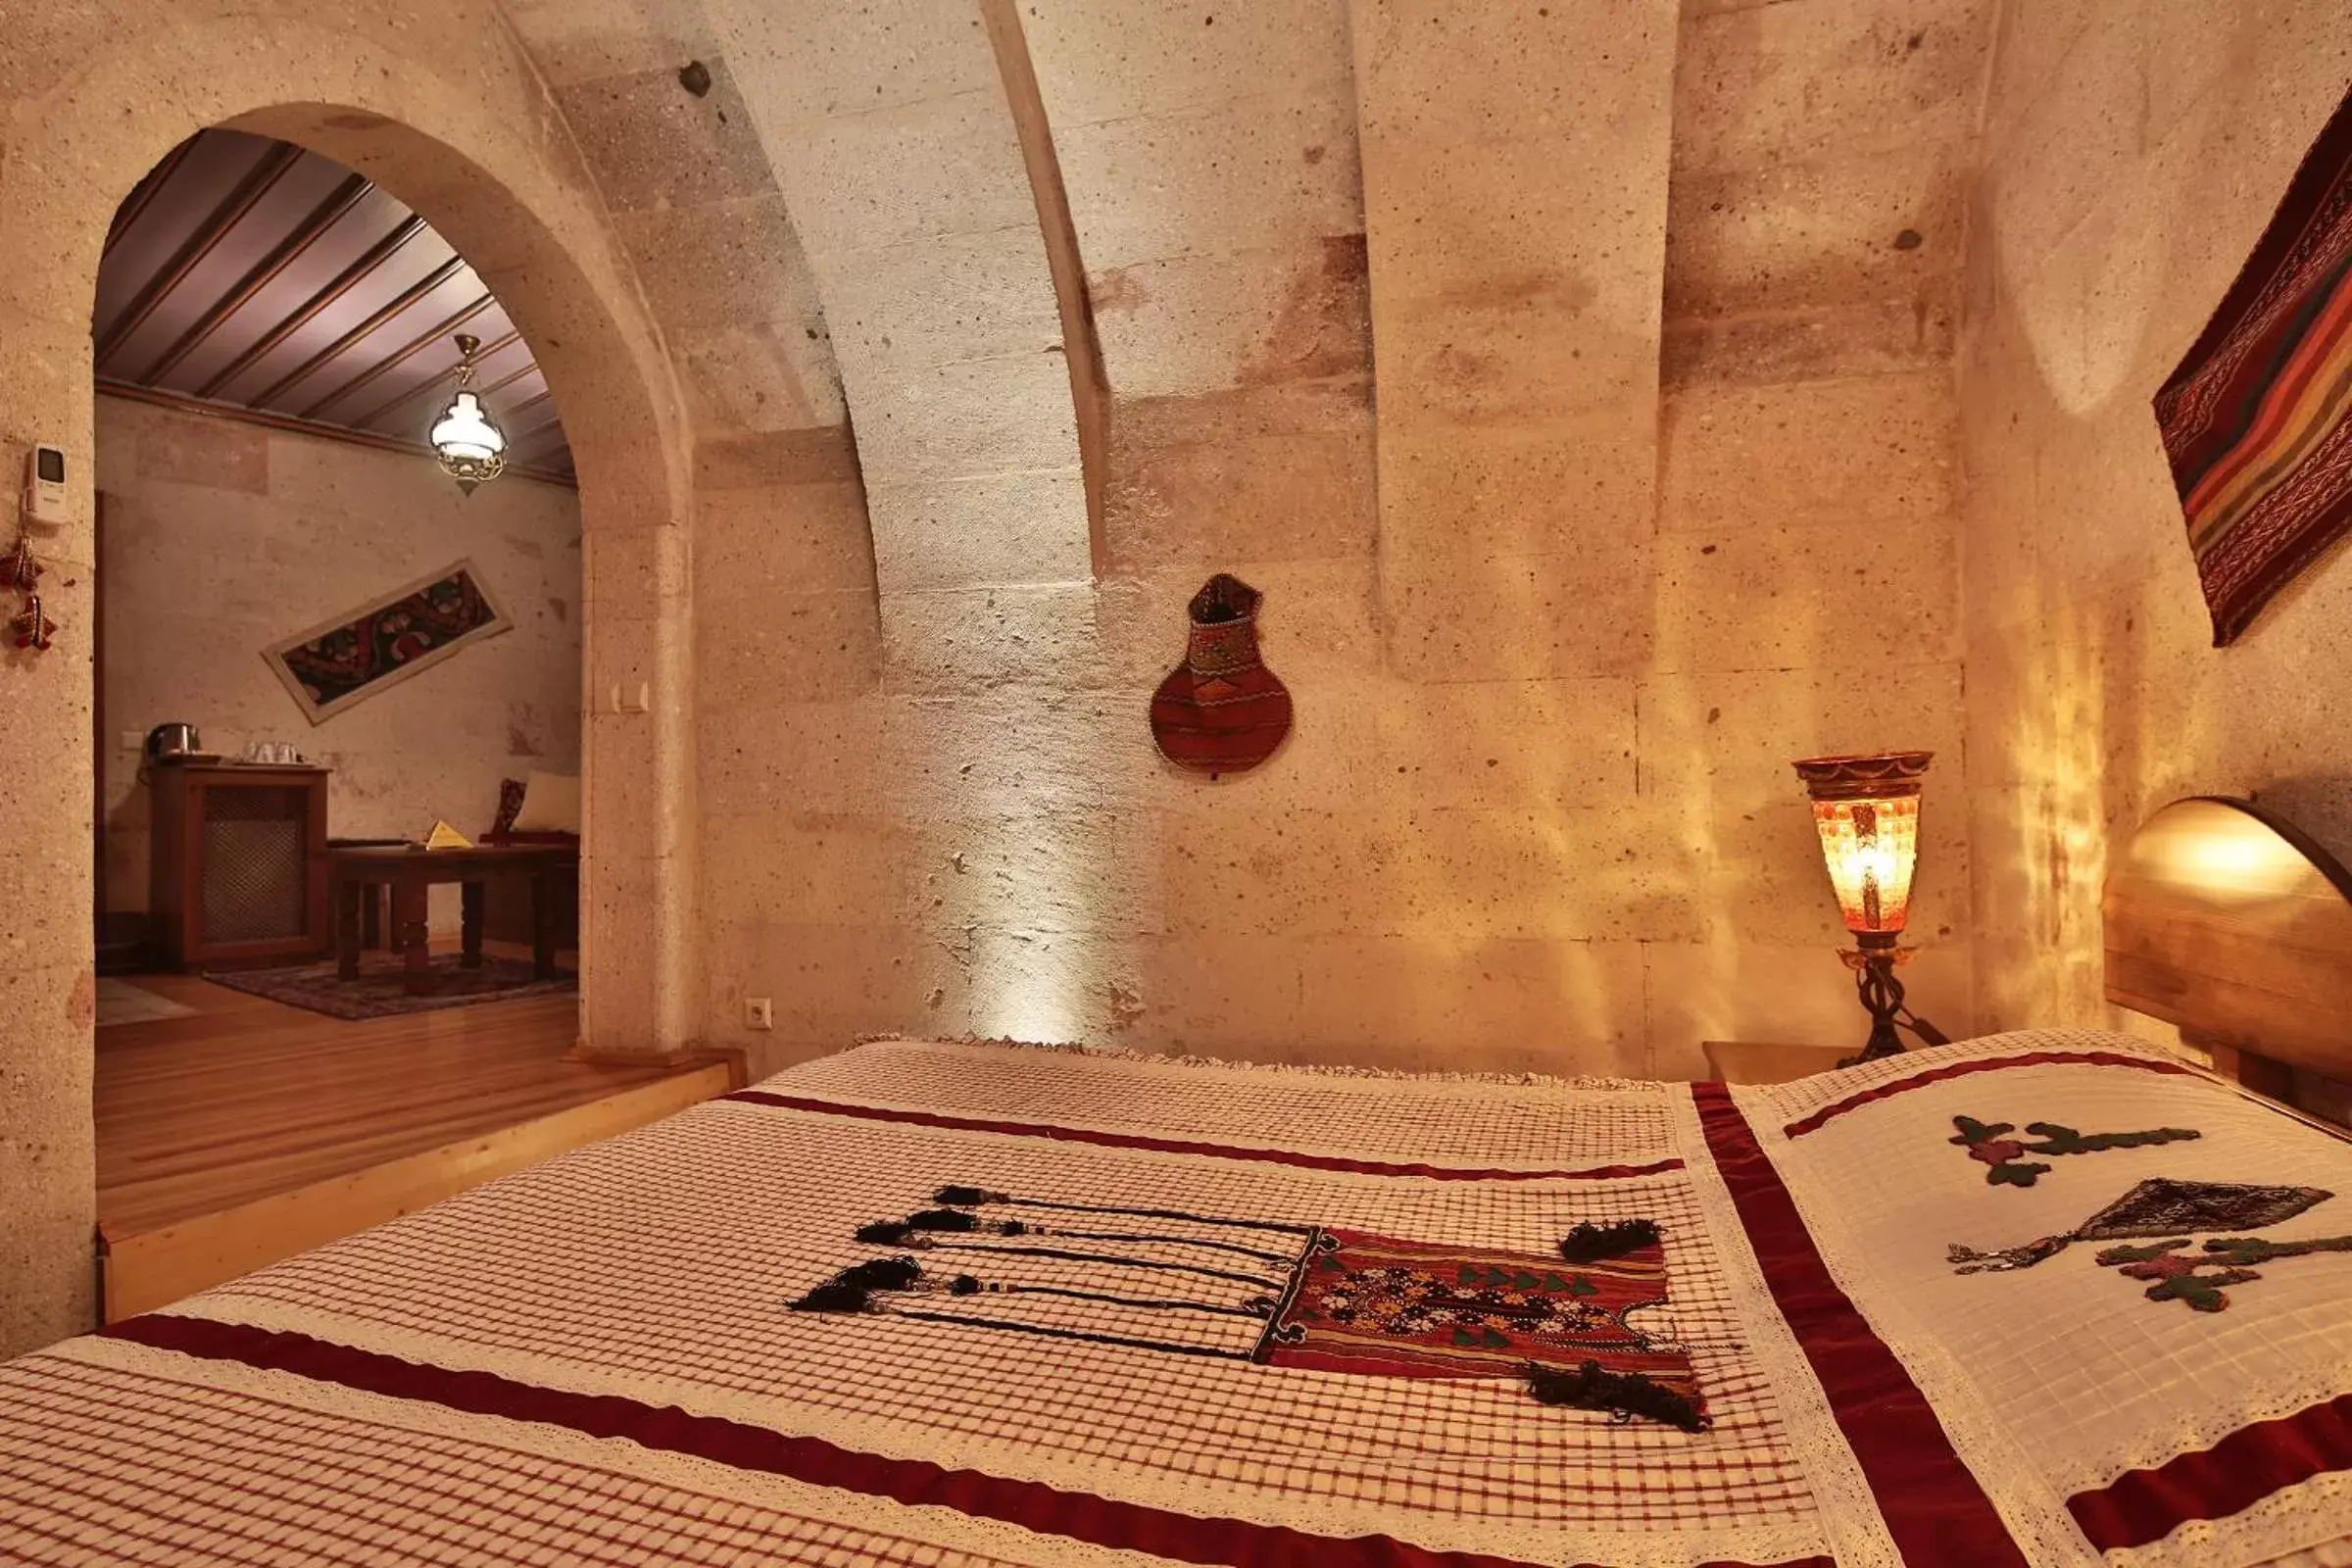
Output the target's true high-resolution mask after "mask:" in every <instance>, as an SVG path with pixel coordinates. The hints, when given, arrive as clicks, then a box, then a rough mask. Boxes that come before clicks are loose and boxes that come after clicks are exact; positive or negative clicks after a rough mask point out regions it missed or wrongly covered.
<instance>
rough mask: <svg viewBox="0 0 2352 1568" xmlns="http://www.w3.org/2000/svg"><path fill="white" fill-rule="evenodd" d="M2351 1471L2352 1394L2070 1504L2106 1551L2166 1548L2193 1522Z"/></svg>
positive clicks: (2121, 1479)
mask: <svg viewBox="0 0 2352 1568" xmlns="http://www.w3.org/2000/svg"><path fill="white" fill-rule="evenodd" d="M2330 1470H2352V1394H2347V1395H2344V1396H2342V1397H2338V1398H2333V1399H2329V1400H2328V1401H2327V1402H2326V1403H2324V1404H2315V1405H2312V1406H2310V1407H2309V1408H2307V1409H2302V1410H2298V1411H2296V1412H2295V1413H2294V1414H2293V1415H2289V1416H2280V1417H2279V1418H2278V1420H2276V1421H2257V1422H2255V1423H2254V1424H2253V1425H2252V1426H2248V1427H2240V1428H2238V1429H2237V1430H2236V1431H2235V1432H2232V1433H2230V1434H2229V1436H2228V1437H2226V1438H2224V1439H2223V1440H2222V1441H2221V1442H2219V1443H2217V1444H2215V1445H2214V1446H2212V1447H2210V1448H2207V1449H2205V1450H2203V1451H2202V1452H2199V1453H2183V1454H2180V1455H2178V1456H2177V1457H2175V1458H2172V1459H2168V1460H2166V1461H2165V1462H2164V1463H2163V1464H2160V1465H2158V1466H2156V1467H2155V1468H2154V1469H2152V1470H2132V1471H2129V1472H2127V1473H2125V1474H2124V1475H2121V1476H2118V1477H2116V1478H2115V1480H2113V1481H2111V1482H2109V1483H2108V1484H2107V1485H2106V1486H2104V1487H2102V1488H2100V1489H2099V1490H2098V1491H2096V1492H2078V1493H2076V1494H2075V1495H2073V1496H2071V1497H2069V1498H2067V1499H2066V1507H2067V1511H2068V1512H2069V1513H2071V1514H2073V1515H2074V1516H2075V1523H2077V1524H2079V1525H2081V1526H2082V1533H2083V1534H2084V1535H2086V1536H2088V1537H2089V1538H2090V1544H2092V1545H2094V1546H2096V1547H2098V1548H2099V1550H2101V1551H2113V1550H2114V1549H2116V1548H2117V1547H2118V1546H2144V1545H2146V1544H2149V1543H2150V1542H2152V1541H2162V1540H2163V1539H2164V1538H2165V1537H2167V1536H2169V1535H2171V1534H2172V1533H2173V1532H2174V1531H2175V1530H2178V1529H2179V1528H2180V1526H2181V1525H2183V1524H2186V1523H2187V1522H2188V1521H2189V1520H2191V1519H2227V1518H2229V1516H2230V1515H2231V1514H2233V1513H2238V1512H2241V1511H2242V1510H2244V1509H2247V1508H2250V1507H2252V1506H2253V1505H2254V1504H2256V1503H2258V1502H2260V1501H2261V1500H2262V1499H2263V1498H2265V1497H2267V1496H2269V1495H2271V1494H2272V1493H2274V1492H2277V1491H2278V1490H2279V1489H2281V1488H2283V1487H2291V1486H2294V1485H2296V1484H2297V1483H2299V1482H2304V1481H2309V1480H2310V1479H2311V1478H2312V1477H2313V1476H2317V1475H2325V1474H2327V1472H2328V1471H2330Z"/></svg>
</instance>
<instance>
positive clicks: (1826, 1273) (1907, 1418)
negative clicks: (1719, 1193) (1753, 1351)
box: [1691, 1083, 2026, 1568]
mask: <svg viewBox="0 0 2352 1568" xmlns="http://www.w3.org/2000/svg"><path fill="white" fill-rule="evenodd" d="M1691 1098H1692V1099H1693V1100H1694V1101H1696V1102H1697V1104H1698V1119H1699V1124H1700V1126H1701V1127H1703V1128H1704V1129H1705V1131H1706V1135H1707V1148H1708V1150H1709V1152H1712V1153H1713V1154H1714V1156H1715V1165H1716V1168H1717V1169H1718V1170H1720V1171H1722V1173H1723V1180H1724V1185H1725V1186H1726V1187H1728V1188H1730V1189H1731V1194H1732V1202H1733V1204H1734V1206H1736V1207H1737V1208H1738V1209H1739V1211H1740V1227H1741V1228H1742V1229H1743V1230H1745V1231H1746V1232H1747V1240H1748V1243H1749V1245H1750V1246H1752V1247H1753V1248H1754V1249H1755V1252H1756V1261H1757V1263H1758V1264H1759V1265H1760V1266H1761V1267H1762V1268H1763V1271H1764V1283H1765V1284H1766V1285H1767V1286H1768V1287H1770V1288H1771V1291H1772V1299H1773V1300H1774V1301H1775V1302H1776V1303H1778V1304H1779V1306H1780V1309H1781V1315H1782V1316H1783V1317H1784V1318H1786V1319H1787V1320H1788V1322H1789V1329H1790V1330H1791V1331H1792V1332H1793V1333H1794V1334H1795V1335H1796V1340H1797V1344H1799V1345H1800V1346H1802V1347H1803V1348H1804V1351H1805V1359H1806V1360H1808V1361H1810V1362H1812V1363H1813V1371H1814V1373H1815V1375H1816V1376H1818V1377H1819V1378H1820V1379H1821V1386H1822V1390H1823V1392H1824V1393H1826V1394H1827V1395H1828V1396H1829V1397H1830V1409H1831V1412H1832V1413H1833V1414H1834V1415H1836V1417H1837V1418H1838V1430H1840V1431H1842V1432H1843V1433H1844V1434H1845V1439H1846V1442H1847V1443H1848V1444H1849V1445H1850V1446H1852V1448H1853V1450H1854V1457H1855V1458H1856V1459H1858V1460H1859V1461H1861V1465H1862V1474H1863V1476H1864V1478H1865V1479H1866V1480H1868V1481H1869V1483H1870V1490H1871V1494H1872V1495H1873V1496H1875V1497H1876V1498H1877V1499H1878V1504H1879V1512H1880V1513H1881V1514H1882V1515H1884V1516H1885V1518H1886V1520H1887V1531H1888V1533H1889V1534H1891V1535H1892V1536H1893V1538H1894V1544H1895V1545H1896V1547H1897V1548H1898V1549H1900V1550H1901V1552H1902V1554H1903V1559H1904V1560H1905V1561H1906V1562H1919V1563H1929V1562H1948V1563H1967V1564H1968V1565H1969V1568H2002V1565H2005V1564H2015V1565H2016V1568H2024V1565H2025V1561H2026V1559H2025V1555H2024V1554H2023V1553H2022V1552H2020V1551H2019V1550H2018V1547H2017V1543H2016V1542H2015V1541H2013V1540H2011V1539H2010V1536H2009V1530H2008V1527H2007V1526H2006V1525H2004V1524H2002V1522H2001V1516H2000V1515H1999V1513H1997V1512H1996V1511H1995V1510H1994V1509H1993V1506H1992V1501H1991V1499H1990V1498H1988V1497H1986V1496H1985V1489H1984V1488H1983V1487H1981V1486H1979V1485H1978V1484H1977V1478H1976V1477H1975V1476H1974V1475H1973V1474H1971V1473H1970V1471H1969V1468H1968V1466H1967V1465H1966V1464H1965V1463H1963V1462H1962V1461H1961V1458H1960V1455H1959V1454H1958V1453H1957V1452H1955V1451H1954V1450H1953V1448H1952V1443H1951V1439H1950V1438H1948V1437H1946V1436H1945V1435H1944V1430H1943V1424H1942V1423H1941V1422H1940V1421H1938V1420H1936V1412H1935V1410H1934V1408H1933V1407H1931V1406H1930V1405H1929V1403H1928V1401H1927V1397H1926V1396H1925V1395H1923V1394H1921V1393H1920V1392H1919V1387H1918V1385H1917V1384H1914V1383H1913V1382H1912V1381H1911V1375H1910V1374H1909V1373H1908V1372H1905V1371H1904V1370H1903V1364H1902V1363H1901V1362H1900V1361H1898V1360H1896V1359H1895V1357H1894V1352H1893V1351H1892V1350H1890V1349H1888V1348H1887V1344H1886V1342H1885V1341H1884V1340H1881V1339H1880V1338H1879V1337H1878V1335H1877V1334H1875V1333H1873V1332H1872V1330H1871V1327H1870V1323H1869V1321H1868V1320H1867V1319H1865V1318H1864V1317H1863V1316H1862V1314H1861V1312H1860V1311H1859V1310H1858V1309H1857V1308H1856V1307H1855V1306H1854V1303H1853V1301H1852V1300H1851V1299H1848V1298H1847V1296H1846V1294H1845V1293H1844V1292H1843V1291H1841V1290H1839V1289H1838V1283H1837V1281H1836V1280H1834V1279H1832V1278H1831V1277H1830V1270H1829V1265H1828V1264H1827V1263H1825V1262H1823V1261H1822V1256H1821V1250H1820V1249H1819V1248H1817V1247H1815V1246H1814V1245H1813V1236H1812V1233H1811V1232H1809V1231H1807V1230H1806V1229H1805V1222H1804V1219H1803V1217H1802V1216H1801V1215H1799V1214H1798V1213H1797V1211H1796V1203H1795V1201H1794V1200H1793V1199H1791V1198H1790V1197H1789V1189H1788V1187H1787V1185H1786V1184H1784V1183H1783V1182H1782V1180H1781V1173H1780V1172H1779V1171H1778V1170H1776V1169H1774V1168H1773V1163H1772V1160H1771V1158H1770V1157H1769V1156H1768V1155H1766V1154H1765V1152H1764V1150H1763V1147H1762V1146H1761V1145H1759V1144H1758V1143H1757V1142H1756V1134H1755V1129H1754V1128H1752V1127H1750V1126H1749V1125H1748V1122H1747V1117H1746V1116H1745V1115H1743V1114H1742V1113H1741V1112H1740V1107H1739V1106H1738V1105H1737V1104H1736V1103H1733V1100H1732V1092H1731V1090H1730V1088H1729V1087H1728V1086H1726V1085H1723V1084H1716V1083H1697V1084H1692V1085H1691Z"/></svg>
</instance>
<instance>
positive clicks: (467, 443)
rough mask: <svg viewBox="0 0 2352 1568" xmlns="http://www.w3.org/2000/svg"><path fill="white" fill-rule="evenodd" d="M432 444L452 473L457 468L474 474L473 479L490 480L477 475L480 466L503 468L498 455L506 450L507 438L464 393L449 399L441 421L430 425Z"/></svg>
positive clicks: (469, 393)
mask: <svg viewBox="0 0 2352 1568" xmlns="http://www.w3.org/2000/svg"><path fill="white" fill-rule="evenodd" d="M432 443H433V450H434V451H435V452H436V453H438V454H440V457H441V466H443V467H445V468H448V469H449V470H450V471H451V472H453V473H455V472H457V471H458V468H459V467H460V466H464V467H466V468H469V469H473V470H477V471H475V472H473V473H472V474H471V475H470V476H471V477H474V478H488V477H489V476H490V475H488V474H485V473H481V472H479V471H478V470H479V469H480V468H481V467H483V466H503V460H502V459H501V457H500V454H502V453H504V452H505V451H506V450H507V438H506V435H505V434H504V433H503V432H502V431H501V430H500V429H499V427H498V426H497V425H495V424H493V423H491V422H490V417H489V415H488V414H487V413H486V412H484V410H483V408H482V401H481V399H479V398H477V397H475V396H474V395H473V394H472V393H471V392H467V391H461V392H459V393H458V395H457V396H456V397H454V398H452V399H450V400H449V407H448V408H447V409H446V410H444V411H443V412H442V415H441V417H440V418H438V419H436V420H434V421H433V432H432Z"/></svg>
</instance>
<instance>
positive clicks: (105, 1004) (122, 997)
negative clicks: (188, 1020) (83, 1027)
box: [98, 975, 196, 1029]
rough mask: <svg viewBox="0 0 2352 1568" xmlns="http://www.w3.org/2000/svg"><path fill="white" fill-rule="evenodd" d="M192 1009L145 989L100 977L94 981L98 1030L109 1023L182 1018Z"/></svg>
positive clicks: (112, 978)
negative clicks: (96, 982)
mask: <svg viewBox="0 0 2352 1568" xmlns="http://www.w3.org/2000/svg"><path fill="white" fill-rule="evenodd" d="M195 1010H196V1009H195V1008H194V1007H190V1006H186V1005H182V1004H180V1003H176V1002H173V1001H172V999H171V998H170V997H164V996H158V995H157V994H156V993H154V992H152V991H150V990H148V989H147V988H146V987H145V986H134V985H132V984H131V983H130V982H129V981H127V980H118V979H116V978H115V977H114V976H112V975H103V976H101V977H100V978H99V981H98V1027H99V1028H101V1029H103V1028H105V1027H106V1026H107V1025H108V1024H110V1023H148V1022H152V1021H153V1020H155V1019H157V1018H185V1017H188V1016H189V1015H190V1014H192V1013H194V1012H195Z"/></svg>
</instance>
